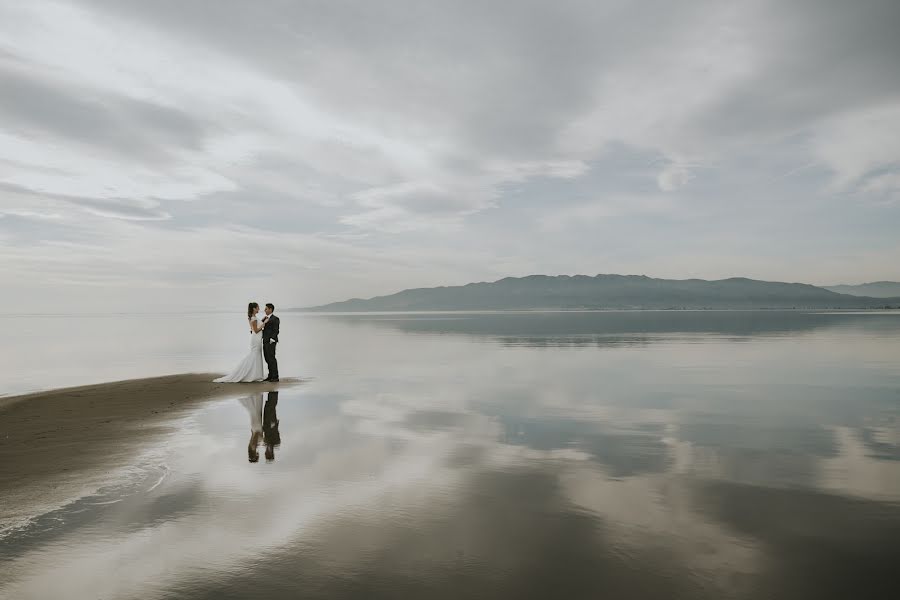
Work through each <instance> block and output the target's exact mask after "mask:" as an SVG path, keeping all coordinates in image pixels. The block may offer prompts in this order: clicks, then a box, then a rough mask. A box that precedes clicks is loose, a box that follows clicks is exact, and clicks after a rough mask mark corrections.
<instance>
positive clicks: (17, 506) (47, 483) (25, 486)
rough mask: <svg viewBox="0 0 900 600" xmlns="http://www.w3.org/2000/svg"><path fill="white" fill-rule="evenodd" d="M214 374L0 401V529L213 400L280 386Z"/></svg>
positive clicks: (75, 489) (83, 486)
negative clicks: (219, 379)
mask: <svg viewBox="0 0 900 600" xmlns="http://www.w3.org/2000/svg"><path fill="white" fill-rule="evenodd" d="M216 377H218V375H217V374H213V373H191V374H183V375H171V376H166V377H154V378H149V379H133V380H129V381H119V382H114V383H103V384H98V385H88V386H80V387H72V388H65V389H59V390H51V391H46V392H38V393H33V394H26V395H22V396H12V397H8V398H2V399H0V490H3V497H4V501H3V507H2V510H0V528H2V527H4V526H7V525H9V524H10V523H13V522H16V521H18V520H19V519H21V518H22V517H25V516H27V515H28V514H29V513H31V512H33V509H34V506H35V504H36V503H39V504H40V505H42V506H45V507H47V506H52V505H54V504H56V503H58V502H62V501H64V500H65V499H67V498H70V497H72V496H74V495H77V494H82V493H84V492H85V491H86V490H90V488H91V487H92V486H93V485H96V484H97V483H98V482H99V481H100V479H101V478H102V476H103V475H104V474H106V473H109V472H110V471H113V470H115V469H118V468H123V467H127V466H128V465H129V461H130V459H131V458H132V457H134V456H135V454H136V452H137V451H138V450H139V449H140V448H141V446H142V444H143V443H146V442H148V441H149V440H150V439H152V438H154V437H156V436H159V435H161V434H164V433H167V432H169V431H171V425H170V423H171V422H172V421H173V420H174V419H177V418H178V417H179V416H180V415H182V414H184V413H185V412H186V411H188V410H190V409H191V408H195V407H196V406H197V405H198V404H199V403H201V402H204V401H207V400H210V399H213V398H218V397H227V396H235V395H240V394H245V393H252V392H261V391H267V390H273V389H278V386H282V387H283V386H284V385H285V384H286V383H285V382H282V383H280V384H273V383H247V384H217V383H213V382H212V380H213V379H214V378H216Z"/></svg>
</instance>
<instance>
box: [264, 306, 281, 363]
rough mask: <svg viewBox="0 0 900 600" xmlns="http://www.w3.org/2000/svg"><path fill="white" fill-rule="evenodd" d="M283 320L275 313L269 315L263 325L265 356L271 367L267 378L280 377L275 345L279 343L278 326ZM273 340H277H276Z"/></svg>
mask: <svg viewBox="0 0 900 600" xmlns="http://www.w3.org/2000/svg"><path fill="white" fill-rule="evenodd" d="M280 325H281V321H280V320H279V319H278V317H276V316H275V315H274V314H271V315H269V318H268V320H267V321H266V324H265V326H264V327H263V357H264V358H265V359H266V365H267V366H268V367H269V376H268V378H267V379H278V361H277V360H276V359H275V346H277V345H278V328H279V326H280ZM272 340H275V341H274V342H273V341H272Z"/></svg>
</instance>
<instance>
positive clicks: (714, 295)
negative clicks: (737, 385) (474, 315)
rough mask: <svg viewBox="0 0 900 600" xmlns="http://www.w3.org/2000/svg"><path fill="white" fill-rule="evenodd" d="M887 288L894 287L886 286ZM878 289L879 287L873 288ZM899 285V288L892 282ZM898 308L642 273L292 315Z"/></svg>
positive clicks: (767, 284) (895, 299)
mask: <svg viewBox="0 0 900 600" xmlns="http://www.w3.org/2000/svg"><path fill="white" fill-rule="evenodd" d="M883 283H890V282H883ZM870 285H875V284H870ZM894 285H898V284H894ZM884 307H892V308H900V294H897V295H896V296H892V297H878V298H876V297H870V296H862V295H855V294H848V293H838V292H836V291H832V290H829V289H826V288H823V287H817V286H814V285H809V284H805V283H782V282H774V281H759V280H755V279H747V278H744V277H732V278H730V279H720V280H714V281H708V280H704V279H655V278H652V277H647V276H645V275H604V274H601V275H595V276H593V277H592V276H588V275H572V276H570V275H557V276H550V275H529V276H527V277H506V278H504V279H500V280H498V281H493V282H481V283H470V284H467V285H461V286H445V287H435V288H417V289H408V290H403V291H401V292H398V293H396V294H391V295H388V296H378V297H375V298H369V299H361V298H354V299H351V300H345V301H343V302H334V303H331V304H325V305H321V306H313V307H308V308H300V309H293V310H297V311H312V312H378V311H455V310H586V309H779V308H780V309H793V308H798V309H799V308H806V309H809V308H813V309H825V308H844V309H848V308H884Z"/></svg>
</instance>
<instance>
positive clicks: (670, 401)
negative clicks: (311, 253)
mask: <svg viewBox="0 0 900 600" xmlns="http://www.w3.org/2000/svg"><path fill="white" fill-rule="evenodd" d="M280 316H281V319H282V326H281V332H282V333H281V337H282V343H281V344H279V364H280V370H281V374H282V377H283V378H284V377H300V378H302V380H303V381H302V383H300V384H299V385H296V386H292V387H287V388H285V389H283V390H282V391H280V392H279V393H278V394H277V396H276V397H272V396H270V395H269V394H260V395H255V394H250V395H247V394H244V395H242V394H241V392H240V386H235V396H234V397H233V398H228V399H225V400H216V401H211V402H209V403H207V404H206V405H204V406H203V407H201V408H198V409H197V410H196V411H193V412H191V413H190V414H189V415H187V416H179V417H178V422H177V424H176V425H177V426H176V432H175V433H166V434H165V435H160V437H159V439H158V440H157V441H156V442H155V443H153V444H151V445H150V446H149V447H147V448H145V449H144V451H143V452H142V453H141V454H140V457H139V459H136V462H135V464H134V465H132V468H131V469H129V470H128V471H127V473H122V472H116V473H114V474H111V475H110V480H109V481H108V482H107V483H108V484H107V485H106V486H104V487H103V488H101V489H99V490H95V491H92V492H91V493H90V494H89V495H87V496H84V497H81V498H73V499H71V501H70V502H69V503H67V504H64V505H61V506H59V507H57V508H56V509H54V510H53V511H51V512H48V513H46V514H43V515H35V517H36V518H35V520H34V521H32V523H31V524H30V525H28V526H25V527H23V528H21V529H16V530H12V531H10V532H7V533H6V534H5V536H4V537H3V538H0V596H2V597H16V598H70V599H78V598H142V599H149V598H270V599H276V598H360V599H362V598H366V599H371V598H516V599H521V598H562V599H567V600H568V599H576V598H598V597H606V598H710V599H713V598H792V599H793V598H816V599H822V598H848V597H858V596H861V595H863V596H871V597H879V596H882V595H887V594H888V593H889V592H890V590H893V591H894V592H896V590H897V581H898V579H897V575H896V566H897V557H898V556H900V311H894V312H893V313H880V314H879V313H856V314H854V313H827V312H792V311H784V312H782V311H757V312H740V311H722V312H689V311H686V312H668V311H661V312H589V313H528V314H522V313H504V314H497V313H484V314H467V313H456V314H453V313H447V314H408V315H402V314H369V315H348V316H329V315H302V314H291V313H280ZM0 322H2V324H3V326H4V329H6V330H7V333H6V335H4V336H3V341H2V342H0V364H2V365H3V369H2V374H0V394H6V395H12V394H17V393H22V392H26V391H31V390H37V389H47V388H56V387H62V386H68V385H80V384H86V383H96V382H102V381H112V380H120V379H128V378H134V377H142V376H151V375H161V374H167V373H179V372H204V371H213V372H225V371H227V370H229V369H230V368H231V367H232V366H233V364H235V363H236V362H237V361H238V360H239V359H240V358H241V357H242V356H243V354H244V352H245V350H246V345H247V335H246V332H245V328H246V325H245V322H244V320H243V317H242V315H241V314H239V313H236V314H228V315H226V314H195V315H104V316H96V317H85V316H81V317H74V316H63V315H59V316H41V317H28V318H17V319H12V318H9V317H7V318H4V319H3V320H2V321H0ZM11 330H12V331H15V334H14V335H13V334H12V333H10V331H11ZM276 402H277V403H276ZM259 407H265V409H266V410H268V411H270V412H269V414H270V415H271V414H272V413H274V414H276V415H277V419H278V422H279V435H280V444H279V445H278V446H277V447H275V448H274V460H272V461H267V460H266V459H265V458H263V457H261V458H260V460H259V462H257V463H251V462H249V461H248V454H247V444H248V438H249V436H250V426H251V420H252V416H251V411H250V409H252V410H258V409H259ZM23 460H26V457H25V454H24V453H23ZM891 593H893V592H891Z"/></svg>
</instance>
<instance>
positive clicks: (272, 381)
mask: <svg viewBox="0 0 900 600" xmlns="http://www.w3.org/2000/svg"><path fill="white" fill-rule="evenodd" d="M266 381H268V382H270V383H274V382H276V381H278V378H277V377H276V378H275V379H268V378H267V379H266Z"/></svg>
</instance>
